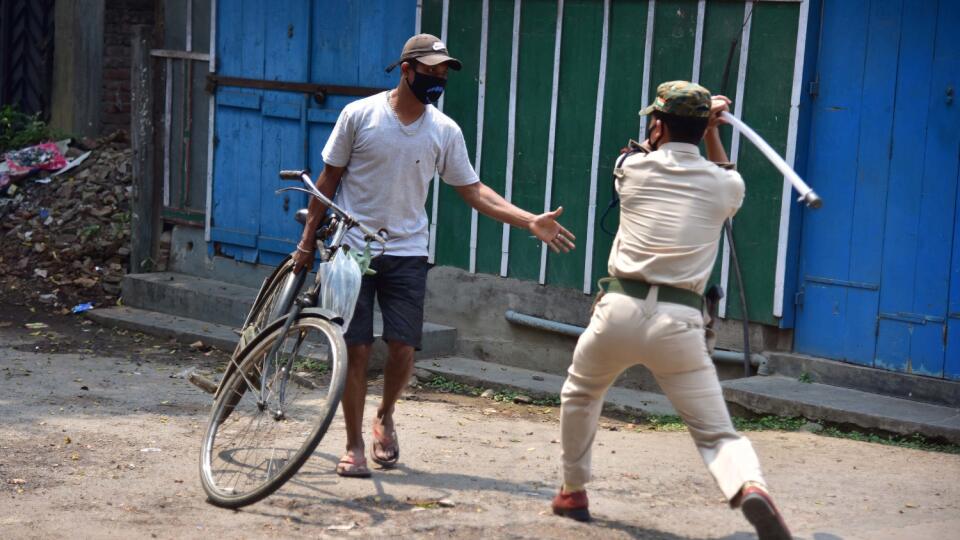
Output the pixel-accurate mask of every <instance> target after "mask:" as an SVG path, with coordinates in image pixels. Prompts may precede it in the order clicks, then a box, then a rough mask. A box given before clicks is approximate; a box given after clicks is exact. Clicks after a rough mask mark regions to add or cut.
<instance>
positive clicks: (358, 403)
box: [340, 345, 372, 464]
mask: <svg viewBox="0 0 960 540" xmlns="http://www.w3.org/2000/svg"><path fill="white" fill-rule="evenodd" d="M371 349H372V346H371V345H351V346H350V347H348V348H347V381H346V384H345V385H344V389H343V397H342V398H341V401H340V402H341V404H342V405H343V421H344V423H345V424H346V427H347V455H348V456H351V455H352V457H353V459H354V462H355V463H358V464H359V463H361V462H362V461H363V460H364V445H363V407H364V403H365V401H366V399H367V363H368V361H369V360H370V350H371ZM345 457H346V456H345Z"/></svg>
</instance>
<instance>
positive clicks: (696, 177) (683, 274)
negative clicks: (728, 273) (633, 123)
mask: <svg viewBox="0 0 960 540" xmlns="http://www.w3.org/2000/svg"><path fill="white" fill-rule="evenodd" d="M614 174H615V175H617V177H618V179H617V192H618V193H619V194H620V229H619V230H618V231H617V236H616V238H615V239H614V241H613V247H612V249H611V250H610V259H609V262H608V267H607V270H608V271H609V273H610V275H611V276H615V277H619V278H628V279H636V280H639V281H645V282H647V283H651V284H654V285H672V286H674V287H680V288H682V289H689V290H691V291H695V292H697V293H700V294H703V290H704V289H705V288H706V285H707V280H709V279H710V272H711V271H712V270H713V263H714V261H715V260H716V258H717V245H718V244H719V240H720V231H721V230H722V228H723V222H724V220H726V219H727V218H729V217H733V215H734V214H736V213H737V210H738V209H740V205H741V204H743V195H744V190H745V187H744V184H743V178H741V177H740V174H739V173H737V172H736V171H730V170H724V169H722V168H720V167H719V166H717V164H715V163H713V162H711V161H708V160H706V159H704V158H703V157H701V156H700V149H699V148H697V146H696V145H693V144H686V143H679V142H670V143H664V144H663V145H661V147H660V148H659V149H658V150H656V151H655V152H650V153H649V154H646V155H644V154H634V155H632V156H630V157H628V158H626V159H625V160H624V161H623V164H622V165H621V167H620V168H619V169H615V171H614Z"/></svg>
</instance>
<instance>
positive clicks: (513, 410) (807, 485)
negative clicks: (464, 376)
mask: <svg viewBox="0 0 960 540" xmlns="http://www.w3.org/2000/svg"><path fill="white" fill-rule="evenodd" d="M11 309H12V311H11ZM11 309H6V308H5V311H0V538H59V537H82V538H88V537H93V538H104V537H105V538H144V537H157V538H211V537H212V536H211V535H216V536H222V537H226V538H262V537H268V536H270V537H276V538H298V537H311V538H315V537H327V536H330V537H340V536H361V537H385V536H403V537H410V536H413V537H451V538H453V537H455V538H480V537H484V538H488V537H513V538H557V537H561V538H562V537H599V538H664V539H673V538H753V537H754V536H753V534H752V532H751V531H750V527H749V525H748V523H747V522H746V521H745V520H743V519H742V517H741V516H740V515H739V514H738V513H736V512H732V511H730V510H728V509H726V507H725V506H724V505H723V504H722V502H721V498H720V494H719V492H718V490H717V489H716V487H715V486H714V485H713V483H712V481H711V480H710V478H709V477H708V476H707V473H706V471H705V469H704V467H703V465H702V463H701V462H700V459H699V456H698V454H697V453H696V451H695V449H694V447H693V445H692V443H691V441H690V439H689V437H688V436H687V435H686V434H685V433H662V432H639V433H638V432H634V431H628V430H622V429H621V430H617V431H611V430H601V431H600V432H599V433H598V436H597V446H596V452H595V454H594V456H595V457H594V469H595V473H596V481H595V482H594V483H593V484H591V486H590V496H591V503H592V507H593V512H594V514H595V516H596V517H597V518H598V519H597V521H596V522H595V523H594V524H591V525H582V524H577V523H574V522H571V521H569V520H563V519H559V518H556V517H554V516H552V515H549V512H548V509H549V500H550V497H551V496H552V494H553V492H554V490H555V488H556V486H557V484H558V482H559V478H558V453H559V445H558V444H556V442H555V441H556V440H557V438H558V437H559V427H558V422H557V414H558V411H557V409H555V408H544V407H521V406H515V405H507V404H500V403H495V402H492V401H488V400H483V399H479V398H466V397H461V396H449V395H444V394H435V393H429V392H418V393H415V394H412V395H411V396H408V399H405V400H403V401H402V402H401V403H400V404H399V405H398V414H399V416H398V428H399V436H400V441H401V446H402V466H400V467H399V468H398V469H396V470H392V471H375V472H374V476H373V478H372V479H368V480H356V479H351V480H345V479H341V478H338V477H337V476H336V475H335V474H333V473H332V470H333V466H334V462H335V460H336V458H337V456H338V454H339V451H340V449H341V448H342V445H343V437H342V421H340V420H339V418H338V419H337V420H335V422H334V425H333V427H332V429H331V432H330V434H329V435H328V437H327V439H326V440H325V441H324V442H323V443H321V446H320V447H319V448H318V450H317V453H316V455H315V456H314V457H313V458H312V459H311V461H310V462H308V464H307V466H306V467H304V469H303V470H301V472H300V473H299V474H298V475H297V476H296V477H295V479H294V481H293V482H291V483H288V485H287V486H285V487H284V488H283V489H281V491H280V492H278V493H277V494H275V495H273V496H271V497H269V498H267V499H266V500H265V501H262V502H260V503H258V504H256V505H253V506H251V507H248V508H246V509H243V510H242V511H239V512H234V511H228V510H221V509H218V508H215V507H213V506H210V505H209V504H207V503H206V502H205V500H204V494H203V490H202V488H201V487H200V483H199V478H198V471H197V454H198V448H199V443H200V436H201V432H202V429H203V427H204V424H205V421H206V413H207V409H208V405H209V401H208V399H207V397H206V395H204V394H203V393H201V392H200V391H198V390H196V389H194V388H193V387H192V386H190V385H189V384H188V383H187V382H186V381H185V380H183V379H176V378H171V375H173V374H175V373H177V372H179V371H181V370H182V369H183V368H184V367H186V366H189V365H200V366H202V367H207V368H213V367H214V366H216V365H218V364H219V363H220V362H222V360H223V355H222V354H220V353H216V352H214V353H211V354H210V355H209V356H204V355H203V354H200V353H197V352H195V351H189V350H183V349H182V348H181V349H178V348H176V347H174V346H172V345H170V344H169V343H166V342H163V341H157V340H153V339H151V338H144V337H141V336H133V335H129V334H127V335H118V334H117V333H116V332H115V331H112V330H107V331H101V329H100V327H98V326H95V325H83V324H81V323H80V322H79V321H80V319H69V318H56V317H40V316H37V315H34V314H31V313H29V312H24V311H23V310H22V309H21V310H19V311H18V310H17V309H13V308H11ZM28 319H29V320H30V321H34V320H46V321H47V322H48V323H49V324H50V325H51V328H50V329H46V330H43V331H42V333H41V334H40V335H30V333H31V331H29V330H25V329H23V328H22V323H23V322H27V320H28ZM3 321H6V322H13V324H11V325H9V326H6V327H4V325H3V324H2V322H3ZM373 403H375V396H373V397H372V398H371V401H370V405H371V406H368V415H369V414H371V413H372V409H373V406H372V404H373ZM610 423H611V424H613V425H616V422H610ZM750 437H751V439H752V440H753V442H754V445H755V446H756V448H757V450H758V452H759V453H760V456H761V460H762V463H763V465H764V468H765V470H766V473H767V477H768V480H769V482H770V484H771V486H772V488H773V489H774V491H775V494H776V495H778V501H779V503H780V505H781V507H782V510H783V511H784V513H785V515H786V517H787V520H788V522H789V523H790V524H791V526H792V528H793V529H794V532H795V533H796V534H797V537H798V538H808V539H817V540H827V539H833V538H862V539H882V538H911V539H913V538H916V539H926V538H931V539H939V538H956V536H955V535H956V534H957V531H958V530H960V482H958V480H960V456H957V455H948V454H940V453H932V452H922V451H916V450H908V449H902V448H894V447H888V446H880V445H873V444H867V443H860V442H854V441H849V440H843V439H833V438H827V437H821V436H817V435H813V434H808V433H780V432H760V433H752V434H750ZM148 449H149V450H148ZM157 449H159V450H157ZM441 499H446V500H449V501H451V502H452V503H453V504H454V506H453V507H442V506H440V505H437V504H433V503H435V502H436V501H439V500H441Z"/></svg>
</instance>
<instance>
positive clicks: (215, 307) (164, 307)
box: [121, 272, 257, 327]
mask: <svg viewBox="0 0 960 540" xmlns="http://www.w3.org/2000/svg"><path fill="white" fill-rule="evenodd" d="M121 287H122V290H123V303H124V304H125V305H127V306H129V307H133V308H140V309H144V310H149V311H158V312H160V313H167V314H170V315H177V316H180V317H186V318H188V319H196V320H200V321H207V322H211V323H215V324H224V325H228V326H232V327H238V326H240V325H241V324H243V320H244V318H245V317H246V315H247V311H249V310H250V307H251V306H252V305H253V301H254V300H255V299H256V297H257V289H253V288H250V287H244V286H242V285H234V284H232V283H226V282H222V281H216V280H213V279H206V278H201V277H196V276H191V275H187V274H178V273H176V272H153V273H148V274H127V275H126V276H124V278H123V283H122V285H121Z"/></svg>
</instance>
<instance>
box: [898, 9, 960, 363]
mask: <svg viewBox="0 0 960 540" xmlns="http://www.w3.org/2000/svg"><path fill="white" fill-rule="evenodd" d="M934 24H936V30H935V35H936V38H935V41H934V49H933V65H932V67H931V81H930V86H929V94H930V98H929V102H930V105H929V108H928V112H927V139H926V145H925V147H924V160H923V166H922V171H923V176H922V187H921V195H920V215H919V223H918V227H917V233H918V234H917V236H918V240H917V246H916V249H917V259H916V277H915V279H914V284H913V289H914V291H915V294H914V297H913V312H914V313H923V314H927V315H930V316H932V317H943V316H945V315H946V314H947V312H948V310H949V305H948V304H949V302H948V297H949V292H950V265H951V253H950V250H949V249H944V248H945V247H946V246H950V245H951V243H952V242H958V241H960V239H957V238H956V237H954V236H953V225H954V221H955V215H956V197H957V195H956V194H957V182H956V181H955V178H956V176H957V170H958V161H957V160H958V154H960V152H958V150H960V130H958V129H957V126H960V109H958V107H957V105H956V104H954V103H952V100H949V101H951V103H949V104H948V103H947V102H948V96H947V92H948V89H950V88H952V89H953V92H954V93H956V89H957V82H958V80H957V74H958V73H960V41H958V40H957V39H956V38H955V36H953V33H954V32H956V28H957V25H958V24H960V9H958V6H957V4H956V2H948V1H946V0H941V1H940V5H939V9H938V10H937V12H936V18H935V23H934ZM921 111H922V109H921ZM953 264H957V262H956V261H954V263H953ZM944 324H945V323H944ZM944 324H931V323H928V324H925V325H923V327H922V328H917V329H915V330H914V333H913V335H912V336H911V343H910V357H911V364H912V371H913V372H914V373H919V374H923V375H931V376H935V377H942V376H943V375H944V364H945V353H946V346H947V343H946V340H945V339H944V331H945V330H946V328H945V326H944Z"/></svg>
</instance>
